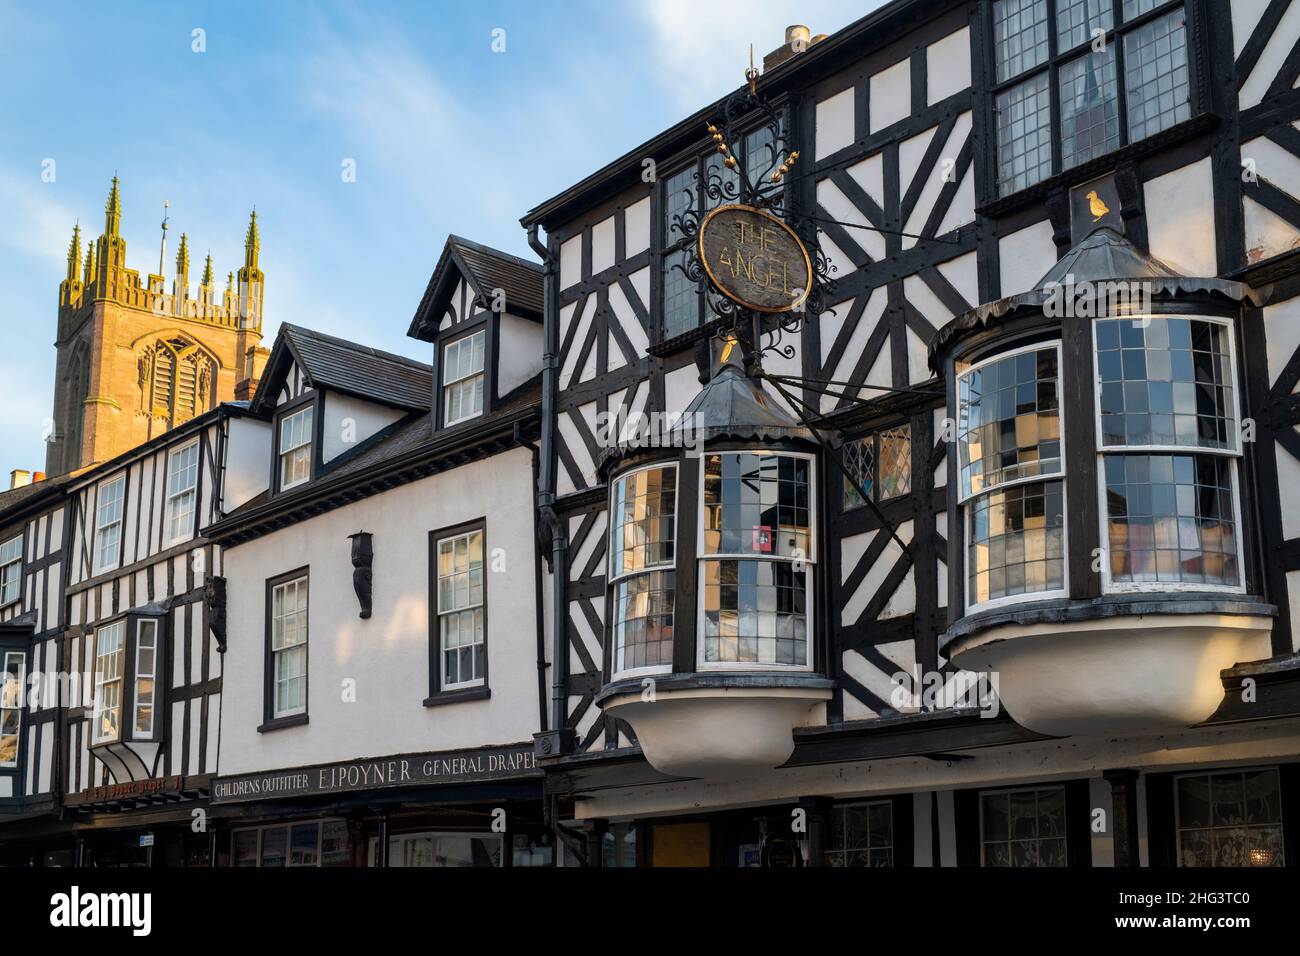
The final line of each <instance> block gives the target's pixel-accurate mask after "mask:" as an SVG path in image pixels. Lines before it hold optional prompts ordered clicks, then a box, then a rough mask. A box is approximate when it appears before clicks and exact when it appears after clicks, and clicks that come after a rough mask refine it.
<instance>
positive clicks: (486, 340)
mask: <svg viewBox="0 0 1300 956" xmlns="http://www.w3.org/2000/svg"><path fill="white" fill-rule="evenodd" d="M495 318H496V313H493V312H490V311H487V310H484V311H480V312H479V313H478V314H477V317H475V318H472V319H470V320H468V321H467V322H464V323H462V324H460V325H457V326H454V327H453V328H451V329H448V330H447V331H446V332H444V333H442V334H441V335H439V336H438V337H437V338H436V339H435V340H434V362H433V393H434V394H433V409H434V415H435V416H436V417H435V419H434V421H436V422H437V424H438V427H439V428H447V429H453V428H461V427H464V426H471V425H472V423H473V422H476V421H478V420H479V419H481V418H483V416H485V415H487V414H489V413H490V412H491V411H492V409H493V407H494V405H495V400H496V374H495V370H496V364H497V363H496V339H497V335H496V322H495V321H494V320H495ZM480 333H481V334H482V335H483V371H482V373H481V374H482V376H483V407H482V410H481V411H479V413H478V414H476V415H471V416H469V417H465V418H461V419H460V420H458V421H455V422H452V423H450V424H448V423H447V407H446V406H447V390H446V387H445V386H444V385H443V367H444V363H445V356H446V354H447V347H448V346H450V345H454V344H455V343H456V342H459V341H461V340H462V339H466V338H469V337H471V336H474V335H478V334H480Z"/></svg>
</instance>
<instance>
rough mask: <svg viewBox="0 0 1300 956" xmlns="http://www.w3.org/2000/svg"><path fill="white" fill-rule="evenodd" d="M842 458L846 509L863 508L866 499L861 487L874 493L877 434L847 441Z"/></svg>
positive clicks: (868, 492) (841, 451) (841, 450)
mask: <svg viewBox="0 0 1300 956" xmlns="http://www.w3.org/2000/svg"><path fill="white" fill-rule="evenodd" d="M840 460H841V461H843V462H844V470H845V471H846V472H848V474H846V475H845V476H844V510H845V511H848V510H850V509H851V508H861V507H862V506H863V505H864V504H866V503H867V502H866V499H865V498H863V497H862V494H861V493H860V492H859V491H858V489H859V488H861V489H862V491H864V492H866V493H867V494H868V495H873V494H874V492H873V486H874V484H875V463H876V436H875V435H868V436H866V437H865V438H859V439H857V440H856V441H850V442H845V443H844V447H843V448H841V449H840Z"/></svg>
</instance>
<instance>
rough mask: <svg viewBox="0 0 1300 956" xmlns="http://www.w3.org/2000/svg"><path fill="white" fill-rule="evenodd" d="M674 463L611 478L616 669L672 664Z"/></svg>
mask: <svg viewBox="0 0 1300 956" xmlns="http://www.w3.org/2000/svg"><path fill="white" fill-rule="evenodd" d="M676 516H677V466H676V465H662V466H654V467H650V468H641V469H638V470H637V471H633V472H631V473H629V474H626V475H623V476H622V477H621V478H619V479H618V480H617V481H615V482H614V488H613V493H612V501H611V505H610V518H609V523H610V548H609V554H610V559H609V560H610V568H609V580H610V590H611V593H612V597H613V634H614V667H613V670H614V672H615V673H627V672H635V671H643V670H647V669H651V670H669V669H671V668H672V663H673V597H674V593H675V587H676V585H675V573H674V560H675V556H674V544H673V543H674V539H675V536H676Z"/></svg>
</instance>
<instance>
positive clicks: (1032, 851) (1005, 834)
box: [980, 787, 1066, 866]
mask: <svg viewBox="0 0 1300 956" xmlns="http://www.w3.org/2000/svg"><path fill="white" fill-rule="evenodd" d="M980 829H981V843H982V846H981V849H982V851H983V863H984V865H985V866H1065V865H1066V851H1065V840H1066V837H1065V788H1064V787H1050V788H1045V789H1042V790H1011V791H1004V792H1001V793H984V794H981V795H980Z"/></svg>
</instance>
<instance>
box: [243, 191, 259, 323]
mask: <svg viewBox="0 0 1300 956" xmlns="http://www.w3.org/2000/svg"><path fill="white" fill-rule="evenodd" d="M261 248H262V243H261V239H260V238H259V237H258V234H257V210H256V209H254V210H253V214H252V215H251V216H249V217H248V233H247V234H246V235H245V236H244V265H243V268H241V269H240V270H239V314H240V317H241V322H240V327H241V328H245V329H256V330H259V331H260V330H261V328H262V270H261V269H260V268H258V265H257V258H258V254H259V253H260V252H261Z"/></svg>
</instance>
